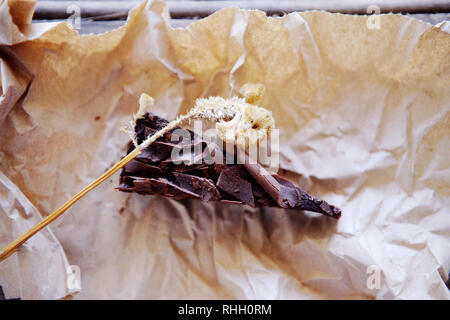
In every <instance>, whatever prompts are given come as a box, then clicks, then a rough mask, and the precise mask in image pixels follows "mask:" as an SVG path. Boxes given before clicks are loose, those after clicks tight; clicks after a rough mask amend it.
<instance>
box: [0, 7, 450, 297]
mask: <svg viewBox="0 0 450 320" xmlns="http://www.w3.org/2000/svg"><path fill="white" fill-rule="evenodd" d="M19 7H20V8H22V9H21V10H18V9H17V8H19ZM32 10H33V2H32V1H31V4H30V1H1V4H0V16H1V18H0V42H1V43H2V46H1V47H0V54H1V58H2V62H1V88H2V97H1V101H0V171H1V174H0V183H1V184H0V223H1V225H0V246H2V247H3V246H5V245H6V244H7V243H8V242H10V241H12V240H13V239H14V238H15V237H17V236H18V235H20V234H21V233H23V232H24V231H26V230H27V229H28V228H29V227H30V226H31V225H33V224H34V223H35V222H36V221H38V220H39V219H40V218H41V215H42V216H45V215H47V214H49V213H51V212H52V211H53V210H55V209H57V208H58V207H59V206H60V205H61V204H62V203H64V202H65V201H67V200H68V199H69V198H71V197H72V196H73V195H74V194H75V193H77V192H78V191H79V190H81V189H82V188H83V187H84V186H86V185H87V184H88V183H90V182H91V181H93V180H94V179H95V178H96V177H98V176H99V175H100V174H102V173H103V172H104V171H105V170H107V169H108V168H109V167H110V166H111V165H112V164H114V163H115V162H117V161H118V160H119V159H120V158H121V157H123V156H124V155H125V151H126V150H125V146H126V144H127V142H128V139H129V138H128V137H127V136H126V135H124V134H123V133H122V132H120V131H119V129H120V128H121V127H122V126H124V125H125V124H126V122H127V121H128V120H130V119H131V117H132V114H133V113H134V112H135V111H136V110H137V108H138V99H139V95H140V94H141V93H143V92H145V93H148V94H150V95H151V96H153V97H154V98H155V107H154V110H153V111H154V112H155V113H157V114H159V115H161V116H164V117H167V118H168V119H173V118H174V117H175V116H176V115H177V114H179V113H181V112H184V111H186V110H187V109H189V108H190V107H191V106H192V105H193V103H194V101H195V99H196V98H198V97H207V96H210V95H220V96H224V97H229V96H231V95H233V94H237V93H238V92H239V89H240V88H241V87H242V86H243V85H244V84H245V83H248V82H253V83H262V84H264V85H265V86H266V94H265V96H264V99H263V100H262V102H261V103H260V104H261V106H263V107H265V108H268V109H270V110H272V111H273V115H274V117H275V120H276V124H277V127H278V128H280V129H281V136H280V142H281V159H280V160H281V167H282V168H283V169H284V171H283V172H282V173H284V174H287V176H288V177H289V178H290V179H291V180H292V181H294V182H296V183H298V184H299V185H300V186H302V187H303V188H304V189H305V190H307V191H308V192H310V193H311V194H312V195H315V196H317V197H319V198H323V199H325V200H327V201H329V202H330V203H333V204H335V205H337V206H338V207H340V208H341V209H342V211H343V215H342V218H341V219H340V220H338V221H336V220H334V219H331V218H327V217H325V216H317V215H312V214H309V213H305V212H302V211H296V210H289V211H288V210H282V209H273V208H264V209H252V208H250V207H247V206H238V205H229V204H220V203H203V202H200V201H187V202H177V201H174V200H170V199H165V198H161V197H156V196H141V195H138V194H126V193H122V192H119V191H118V190H116V189H115V187H117V186H118V178H119V175H118V174H116V175H114V176H113V178H112V179H110V180H108V181H106V182H105V183H103V184H102V185H101V186H100V187H99V188H97V189H96V190H94V191H93V192H91V193H90V194H89V195H88V196H86V197H85V198H83V199H82V200H81V201H80V202H78V203H77V204H76V205H75V206H74V207H72V208H71V209H70V210H69V211H68V212H67V213H66V214H65V215H64V216H63V217H61V218H60V219H58V220H57V221H55V222H54V223H53V224H51V226H50V227H49V228H48V229H46V230H45V231H43V232H42V233H40V234H39V235H38V236H36V237H35V238H33V239H32V240H30V241H29V242H27V244H26V245H25V246H24V247H22V248H21V249H20V251H19V252H18V253H15V254H14V255H13V256H11V257H10V258H9V259H8V260H6V261H5V262H2V263H1V264H0V285H3V287H4V289H5V293H6V295H7V296H8V297H17V296H21V297H22V298H23V299H42V298H50V299H55V298H63V297H66V296H67V295H70V294H73V295H74V297H75V298H80V299H104V298H118V299H123V298H131V299H163V298H171V299H179V298H184V299H197V298H204V299H223V298H226V299H235V298H238V299H316V298H318V299H325V298H337V299H340V298H349V299H351V298H362V299H372V298H378V299H391V298H399V299H411V298H424V299H449V298H450V294H449V291H448V289H447V288H446V286H445V283H444V281H446V280H447V274H448V271H449V268H450V209H449V207H450V166H449V159H450V139H449V138H450V124H449V120H450V90H449V88H450V54H449V53H450V35H449V34H448V33H446V32H445V31H443V30H441V29H440V28H439V27H434V26H432V25H430V24H427V23H424V22H421V21H418V20H415V19H411V18H407V17H404V16H400V15H382V16H377V17H368V16H349V15H341V14H330V13H325V12H303V13H291V14H288V15H285V16H283V17H266V16H265V14H264V13H263V12H260V11H245V10H239V9H237V8H228V9H224V10H221V11H219V12H217V13H215V14H213V15H212V16H210V17H208V18H206V19H203V20H200V21H198V22H195V23H193V24H191V25H190V26H189V27H188V28H186V29H173V28H171V27H169V19H170V18H169V14H168V10H167V8H166V5H165V3H164V2H162V1H157V0H155V1H149V2H148V3H144V4H142V5H141V6H139V7H138V8H136V9H135V10H133V11H132V13H131V14H130V17H129V19H128V21H127V24H126V26H124V27H122V28H119V29H117V30H114V31H111V32H108V33H105V34H102V35H86V36H79V35H78V33H77V32H76V30H74V29H73V28H72V27H71V26H70V25H68V24H67V23H59V24H32V25H30V24H29V23H30V20H31V13H32ZM373 19H377V20H373ZM70 266H72V267H70ZM73 268H75V269H73ZM76 268H79V271H80V274H81V290H80V292H79V293H78V294H75V293H76V291H77V290H74V286H73V281H72V280H73V278H71V272H72V271H71V270H76ZM71 284H72V285H71Z"/></svg>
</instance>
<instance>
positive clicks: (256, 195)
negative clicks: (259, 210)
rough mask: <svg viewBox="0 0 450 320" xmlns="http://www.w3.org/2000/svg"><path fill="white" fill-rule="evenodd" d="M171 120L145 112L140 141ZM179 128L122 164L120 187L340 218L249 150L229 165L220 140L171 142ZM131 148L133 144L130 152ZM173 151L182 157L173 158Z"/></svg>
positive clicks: (138, 123) (139, 127) (139, 123)
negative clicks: (207, 158) (209, 158)
mask: <svg viewBox="0 0 450 320" xmlns="http://www.w3.org/2000/svg"><path fill="white" fill-rule="evenodd" d="M167 123H168V122H167V120H165V119H163V118H161V117H158V116H157V115H154V114H152V113H147V114H145V116H144V117H143V118H141V119H138V120H137V121H136V126H135V132H136V136H137V141H138V142H139V143H141V142H142V141H144V140H145V139H146V138H147V137H148V136H149V135H152V134H154V133H155V132H156V131H157V130H159V129H161V128H163V127H164V126H165V125H166V124H167ZM174 130H175V129H174ZM174 130H172V131H170V132H169V133H167V134H166V135H164V136H163V137H161V138H159V139H157V140H156V141H155V142H154V143H152V144H151V145H150V146H149V147H147V148H146V149H145V150H143V151H142V152H141V154H140V155H138V156H137V157H136V158H135V159H134V160H132V161H130V162H129V163H128V164H127V165H126V166H125V167H124V168H123V170H122V173H121V176H120V186H119V188H118V189H119V190H121V191H125V192H137V193H140V194H155V195H162V196H166V197H173V198H174V199H177V200H181V199H186V198H199V199H201V200H203V201H221V202H229V203H238V204H247V205H249V206H251V207H263V206H269V207H280V208H285V209H301V210H308V211H314V212H319V213H322V214H325V215H328V216H331V217H333V218H339V217H340V216H341V210H339V209H338V208H336V207H334V206H332V205H330V204H328V203H327V202H325V201H323V200H319V199H316V198H313V197H311V196H310V195H308V194H307V193H306V192H305V191H303V190H302V189H301V188H300V187H298V186H295V185H294V184H293V183H292V182H290V181H288V180H286V179H284V178H282V177H280V176H279V175H277V174H271V173H269V172H268V171H267V170H265V169H264V168H263V167H262V166H261V165H259V164H254V163H251V162H250V160H249V158H248V155H246V154H245V153H244V154H242V153H238V155H239V156H240V157H241V158H240V159H239V160H241V161H240V163H242V164H234V165H227V164H225V163H226V154H225V152H223V151H222V150H221V149H220V148H219V146H218V145H217V144H215V143H212V142H209V141H205V140H202V139H201V138H200V137H198V136H196V135H195V134H194V133H193V132H192V131H188V132H189V134H190V139H189V135H188V136H187V138H188V139H186V138H185V139H179V140H178V141H171V138H172V133H173V131H174ZM186 140H187V141H186ZM186 146H190V149H189V150H190V151H189V152H187V153H183V152H185V151H183V147H186ZM194 147H196V148H194ZM132 150H133V145H132V144H131V143H130V145H129V147H128V152H131V151H132ZM208 151H209V152H210V154H211V156H213V159H216V160H217V158H216V157H214V155H219V156H220V159H221V160H222V163H212V164H207V163H205V161H204V158H203V157H202V155H203V156H204V155H205V153H207V152H208ZM196 152H197V153H196ZM174 154H176V155H177V156H175V157H174V156H173V155H174ZM181 160H183V161H181ZM208 163H209V162H208Z"/></svg>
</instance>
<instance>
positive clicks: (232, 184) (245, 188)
mask: <svg viewBox="0 0 450 320" xmlns="http://www.w3.org/2000/svg"><path fill="white" fill-rule="evenodd" d="M217 187H219V188H220V189H221V190H223V191H225V192H226V193H228V194H229V195H231V196H233V197H234V198H236V199H238V200H240V201H242V202H244V203H245V204H248V205H249V206H251V207H254V206H255V200H254V198H253V192H252V185H251V183H250V182H247V181H245V180H244V179H242V178H241V177H240V176H239V175H238V174H237V173H236V171H233V170H231V169H225V170H222V172H221V173H220V176H219V178H218V179H217Z"/></svg>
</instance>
